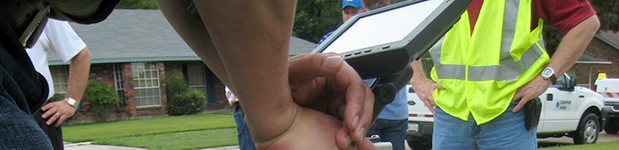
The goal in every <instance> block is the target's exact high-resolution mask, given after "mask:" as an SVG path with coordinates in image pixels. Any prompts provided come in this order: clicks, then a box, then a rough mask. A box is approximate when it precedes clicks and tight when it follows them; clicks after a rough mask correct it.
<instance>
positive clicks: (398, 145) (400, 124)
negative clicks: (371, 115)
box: [366, 118, 408, 150]
mask: <svg viewBox="0 0 619 150" xmlns="http://www.w3.org/2000/svg"><path fill="white" fill-rule="evenodd" d="M406 130H408V119H403V120H390V119H380V118H378V119H376V122H374V124H372V125H371V126H370V127H369V128H368V132H367V135H366V136H371V135H373V134H378V136H380V140H381V141H383V142H391V144H392V145H393V149H394V150H404V148H405V145H404V141H406Z"/></svg>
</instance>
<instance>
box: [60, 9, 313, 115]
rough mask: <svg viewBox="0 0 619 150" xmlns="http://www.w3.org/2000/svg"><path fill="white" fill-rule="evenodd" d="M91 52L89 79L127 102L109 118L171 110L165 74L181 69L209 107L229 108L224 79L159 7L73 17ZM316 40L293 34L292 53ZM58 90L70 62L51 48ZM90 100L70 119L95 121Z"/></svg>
mask: <svg viewBox="0 0 619 150" xmlns="http://www.w3.org/2000/svg"><path fill="white" fill-rule="evenodd" d="M71 26H72V27H73V28H74V29H75V31H76V32H77V34H78V35H79V36H80V37H81V38H82V40H84V42H85V43H86V44H87V45H88V49H89V50H90V53H91V55H92V65H91V68H90V74H89V80H99V81H102V82H105V83H108V84H109V85H110V86H112V87H114V88H116V90H117V93H118V94H119V96H120V98H121V99H122V101H123V103H122V104H121V105H119V106H118V107H117V108H115V109H112V110H111V111H110V113H109V114H108V115H107V118H108V120H116V119H132V118H139V117H152V116H164V115H167V109H166V108H167V94H166V75H169V74H170V73H171V72H182V73H183V75H184V76H185V79H187V82H188V84H189V85H190V87H193V88H196V89H199V90H202V91H203V92H204V93H205V97H206V99H205V101H206V102H207V108H206V109H207V110H219V109H228V108H229V106H228V101H227V99H226V97H225V95H224V85H223V83H222V82H221V81H220V80H219V79H217V77H216V76H215V75H213V73H212V72H211V71H210V70H209V69H208V68H207V67H206V66H205V65H204V64H203V63H202V61H201V60H200V58H199V57H198V56H197V55H196V54H195V53H194V52H193V51H192V50H191V49H190V48H189V46H187V45H186V44H185V42H184V41H183V40H182V39H181V38H180V36H178V35H177V34H176V32H175V31H174V29H173V28H172V27H171V26H170V25H169V23H168V22H167V21H166V20H165V18H164V17H163V14H162V13H161V11H159V10H137V9H131V10H129V9H127V10H125V9H117V10H114V11H113V12H112V14H111V15H110V16H109V17H108V18H107V19H106V20H105V21H103V22H101V23H97V24H92V25H80V24H74V23H71ZM314 47H315V44H314V43H312V42H308V41H306V40H303V39H299V38H296V37H292V39H291V44H290V55H291V56H294V55H296V54H299V53H303V52H310V51H311V50H312V49H313V48H314ZM48 59H49V64H50V70H51V73H52V77H53V78H54V86H55V89H56V92H57V93H65V92H66V90H67V85H68V84H67V81H68V80H67V75H68V65H69V63H70V62H66V63H65V62H62V61H61V59H60V58H59V57H58V56H56V55H55V53H50V55H49V56H48ZM89 110H90V107H89V104H88V101H82V103H81V104H80V108H79V109H78V112H77V113H76V115H75V116H74V117H73V118H72V119H71V120H70V122H69V123H79V122H93V121H94V120H95V115H94V114H93V113H92V112H90V111H89Z"/></svg>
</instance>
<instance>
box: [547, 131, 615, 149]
mask: <svg viewBox="0 0 619 150" xmlns="http://www.w3.org/2000/svg"><path fill="white" fill-rule="evenodd" d="M615 141H619V134H606V132H604V131H602V132H600V134H599V137H598V141H597V143H606V142H615ZM537 143H538V145H539V147H551V146H560V145H574V141H572V138H569V137H561V138H545V139H537Z"/></svg>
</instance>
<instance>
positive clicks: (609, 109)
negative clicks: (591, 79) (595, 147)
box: [595, 74, 619, 134]
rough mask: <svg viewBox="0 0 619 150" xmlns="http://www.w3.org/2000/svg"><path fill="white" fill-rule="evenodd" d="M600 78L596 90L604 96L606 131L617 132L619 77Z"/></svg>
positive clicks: (618, 129) (618, 121) (609, 132)
mask: <svg viewBox="0 0 619 150" xmlns="http://www.w3.org/2000/svg"><path fill="white" fill-rule="evenodd" d="M605 76H606V74H604V78H600V76H598V80H596V81H595V85H596V87H595V89H596V92H598V93H600V94H602V96H604V110H605V112H606V113H607V115H606V124H604V131H606V133H608V134H617V132H618V131H619V78H606V77H605Z"/></svg>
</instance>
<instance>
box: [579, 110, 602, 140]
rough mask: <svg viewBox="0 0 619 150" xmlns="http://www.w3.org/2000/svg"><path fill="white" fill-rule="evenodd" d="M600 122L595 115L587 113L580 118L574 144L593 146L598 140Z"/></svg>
mask: <svg viewBox="0 0 619 150" xmlns="http://www.w3.org/2000/svg"><path fill="white" fill-rule="evenodd" d="M599 129H600V122H599V121H598V119H597V116H596V115H595V114H593V113H586V114H585V115H583V117H582V118H580V122H578V128H577V129H576V131H575V133H574V136H573V140H574V144H593V143H595V142H597V140H598V134H599V132H598V131H599Z"/></svg>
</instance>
